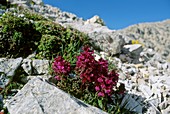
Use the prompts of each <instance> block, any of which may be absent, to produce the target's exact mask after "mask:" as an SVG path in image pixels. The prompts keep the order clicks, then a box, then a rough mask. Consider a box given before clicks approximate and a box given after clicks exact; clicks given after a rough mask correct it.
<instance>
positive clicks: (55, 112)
mask: <svg viewBox="0 0 170 114" xmlns="http://www.w3.org/2000/svg"><path fill="white" fill-rule="evenodd" d="M7 107H8V110H9V112H10V114H23V113H24V114H106V113H105V112H103V111H101V110H100V109H97V108H95V107H92V106H90V105H88V104H85V103H83V102H82V101H80V100H78V99H76V98H74V97H72V96H70V95H69V94H67V93H65V92H63V91H62V90H60V89H58V88H57V87H55V86H53V85H51V84H50V83H48V82H47V81H45V80H43V79H41V78H34V79H32V80H30V81H29V82H28V83H27V84H26V85H25V86H24V87H23V88H22V89H21V91H20V92H18V93H17V94H16V95H15V96H14V97H13V98H12V99H11V100H10V101H9V102H8V104H7Z"/></svg>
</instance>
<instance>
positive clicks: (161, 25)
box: [117, 20, 170, 60]
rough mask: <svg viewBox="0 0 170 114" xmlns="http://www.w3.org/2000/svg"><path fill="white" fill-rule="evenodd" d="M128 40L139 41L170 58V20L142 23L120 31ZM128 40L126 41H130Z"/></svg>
mask: <svg viewBox="0 0 170 114" xmlns="http://www.w3.org/2000/svg"><path fill="white" fill-rule="evenodd" d="M117 33H121V34H123V35H124V36H126V38H128V40H131V39H134V40H139V41H140V42H141V43H143V44H144V46H145V47H147V48H151V49H153V50H154V51H156V52H158V53H161V55H163V56H165V58H167V59H169V60H170V58H168V57H170V56H169V55H170V20H165V21H162V22H155V23H141V24H137V25H132V26H129V27H127V28H125V29H122V30H118V31H117ZM128 40H126V41H128Z"/></svg>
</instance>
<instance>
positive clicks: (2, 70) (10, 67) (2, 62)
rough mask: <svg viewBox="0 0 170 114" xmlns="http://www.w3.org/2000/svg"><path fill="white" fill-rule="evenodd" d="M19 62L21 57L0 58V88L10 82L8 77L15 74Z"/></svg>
mask: <svg viewBox="0 0 170 114" xmlns="http://www.w3.org/2000/svg"><path fill="white" fill-rule="evenodd" d="M21 63H22V58H21V57H20V58H17V59H6V58H0V88H4V87H5V86H6V85H7V84H8V83H9V82H10V78H12V77H13V76H14V75H15V72H16V70H17V69H18V68H19V66H20V65H21Z"/></svg>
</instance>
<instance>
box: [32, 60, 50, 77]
mask: <svg viewBox="0 0 170 114" xmlns="http://www.w3.org/2000/svg"><path fill="white" fill-rule="evenodd" d="M32 66H33V70H34V74H38V75H42V74H48V70H49V60H38V59H35V60H33V61H32Z"/></svg>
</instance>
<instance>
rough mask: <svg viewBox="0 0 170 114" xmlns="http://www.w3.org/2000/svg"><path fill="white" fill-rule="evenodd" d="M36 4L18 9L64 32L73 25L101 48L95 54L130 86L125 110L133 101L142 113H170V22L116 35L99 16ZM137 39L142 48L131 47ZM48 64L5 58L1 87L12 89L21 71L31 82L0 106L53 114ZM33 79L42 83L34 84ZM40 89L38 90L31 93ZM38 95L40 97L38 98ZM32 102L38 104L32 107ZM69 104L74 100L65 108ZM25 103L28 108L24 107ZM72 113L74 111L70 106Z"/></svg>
mask: <svg viewBox="0 0 170 114" xmlns="http://www.w3.org/2000/svg"><path fill="white" fill-rule="evenodd" d="M14 2H15V1H14ZM31 3H32V2H31V0H29V1H28V0H27V1H26V0H25V1H24V0H22V1H21V2H18V1H17V4H20V5H23V6H24V7H26V8H28V9H30V10H33V11H35V12H38V13H40V14H42V15H43V16H45V17H47V18H50V19H52V20H53V21H54V22H57V23H60V24H61V25H62V26H64V27H67V26H71V27H73V28H76V29H78V30H79V31H81V32H84V33H86V34H88V36H89V37H90V40H91V42H93V43H94V44H95V45H97V46H99V47H100V48H101V49H102V50H100V51H98V50H96V52H95V55H96V59H98V58H99V57H103V58H105V59H108V60H109V61H110V62H111V63H112V64H113V65H115V66H116V67H117V69H118V71H119V75H120V76H119V78H120V79H119V82H120V83H124V84H125V87H126V90H127V93H126V96H125V97H124V100H123V101H122V105H123V103H124V102H125V101H127V100H128V105H127V106H126V108H130V109H132V110H133V111H135V112H137V113H139V114H143V113H146V114H169V113H170V83H169V82H170V32H169V31H170V20H165V21H162V22H156V23H142V24H137V25H133V26H130V27H127V28H125V29H122V30H117V31H116V30H110V29H109V28H107V27H106V26H104V22H103V20H102V19H100V17H98V16H94V17H93V18H91V19H89V20H83V19H82V18H78V17H77V16H76V15H74V14H72V13H68V12H62V11H61V10H60V9H58V8H55V7H52V6H50V5H44V4H43V3H42V1H41V0H37V1H35V0H34V4H31ZM2 12H3V11H2ZM133 40H136V41H138V43H129V42H130V41H133ZM32 56H33V55H32ZM49 63H50V61H48V60H32V59H31V56H29V57H28V58H17V59H7V58H0V72H1V75H0V88H4V87H5V86H6V85H7V84H9V83H10V80H9V78H7V77H13V76H15V73H16V71H17V70H20V69H22V70H23V72H25V73H26V74H27V75H28V76H27V77H24V78H23V79H22V81H23V82H27V81H28V80H31V81H29V82H28V83H27V84H26V85H25V86H24V88H23V89H22V90H21V91H20V90H16V91H19V92H18V93H17V95H16V96H15V97H10V96H8V97H7V99H2V97H1V96H0V102H2V101H3V102H4V104H5V106H7V107H8V110H9V112H11V114H19V113H21V112H20V111H22V110H23V109H24V110H25V111H26V110H30V109H29V107H27V108H26V107H24V106H27V105H28V104H29V106H30V107H31V106H35V111H38V112H39V113H45V112H49V108H46V106H47V105H49V107H50V103H53V100H54V99H49V102H46V99H48V98H50V95H52V94H49V95H46V94H45V93H46V92H47V93H49V92H51V91H52V89H53V87H52V86H51V85H48V82H46V81H44V80H43V79H47V80H48V79H49V78H50V75H49V73H48V71H49V70H48V67H49ZM34 77H41V78H35V79H32V78H34ZM42 78H43V79H42ZM35 82H37V85H36V83H35ZM35 85H36V87H37V88H35V89H31V88H32V87H34V86H35ZM42 87H43V88H44V90H42ZM49 88H50V89H49ZM26 90H27V91H26ZM38 91H39V92H38ZM56 91H58V90H56ZM56 91H55V90H53V91H52V93H56ZM59 93H60V92H59ZM37 94H38V95H39V97H37V96H35V95H37ZM52 96H53V95H52ZM53 97H56V96H53ZM67 98H68V96H67V95H66V99H67ZM19 99H22V100H19ZM29 99H32V100H33V101H35V102H30V101H29ZM35 99H36V100H35ZM60 102H61V101H60ZM67 102H70V101H69V100H68V101H66V102H65V103H67ZM71 102H72V103H73V104H75V107H74V108H75V110H76V107H81V106H79V105H80V104H79V105H77V104H76V103H75V102H73V101H71ZM20 103H23V104H25V105H24V106H22V107H21V106H20V105H19V104H20ZM19 107H20V108H19ZM67 108H68V109H70V107H69V106H68V107H67ZM14 109H15V110H14ZM52 110H53V109H51V110H50V111H52ZM82 110H83V111H84V110H86V111H87V107H86V108H85V109H84V107H83V108H82V109H81V110H78V111H77V112H76V113H79V112H80V111H81V112H82ZM94 110H95V111H94ZM96 110H97V109H93V108H92V109H88V111H89V112H88V111H87V112H88V113H104V112H100V110H97V111H96ZM34 113H35V112H34ZM49 113H50V112H49ZM84 113H86V112H84Z"/></svg>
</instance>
